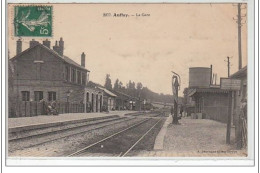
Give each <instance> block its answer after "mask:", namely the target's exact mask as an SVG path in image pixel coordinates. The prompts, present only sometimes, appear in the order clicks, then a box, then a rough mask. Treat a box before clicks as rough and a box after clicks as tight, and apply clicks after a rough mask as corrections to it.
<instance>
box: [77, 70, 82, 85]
mask: <svg viewBox="0 0 260 173" xmlns="http://www.w3.org/2000/svg"><path fill="white" fill-rule="evenodd" d="M77 83H78V84H81V73H80V71H77Z"/></svg>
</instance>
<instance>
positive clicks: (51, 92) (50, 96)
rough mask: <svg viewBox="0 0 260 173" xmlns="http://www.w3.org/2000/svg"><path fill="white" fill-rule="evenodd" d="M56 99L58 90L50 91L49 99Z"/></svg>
mask: <svg viewBox="0 0 260 173" xmlns="http://www.w3.org/2000/svg"><path fill="white" fill-rule="evenodd" d="M55 100H56V92H53V91H50V92H48V101H55Z"/></svg>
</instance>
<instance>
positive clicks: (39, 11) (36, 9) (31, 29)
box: [14, 6, 52, 37]
mask: <svg viewBox="0 0 260 173" xmlns="http://www.w3.org/2000/svg"><path fill="white" fill-rule="evenodd" d="M14 8H15V17H14V28H15V36H18V37H20V36H34V37H50V36H52V6H15V7H14Z"/></svg>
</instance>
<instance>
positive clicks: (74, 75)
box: [71, 69, 76, 82]
mask: <svg viewBox="0 0 260 173" xmlns="http://www.w3.org/2000/svg"><path fill="white" fill-rule="evenodd" d="M71 82H76V71H75V69H72V70H71Z"/></svg>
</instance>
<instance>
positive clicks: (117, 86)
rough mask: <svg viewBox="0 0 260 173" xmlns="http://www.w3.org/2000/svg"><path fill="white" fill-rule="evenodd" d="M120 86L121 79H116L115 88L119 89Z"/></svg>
mask: <svg viewBox="0 0 260 173" xmlns="http://www.w3.org/2000/svg"><path fill="white" fill-rule="evenodd" d="M119 88H120V87H119V80H118V79H116V81H115V83H114V90H118V89H119Z"/></svg>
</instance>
